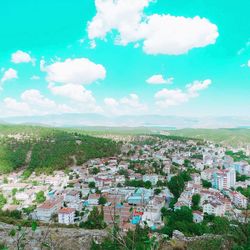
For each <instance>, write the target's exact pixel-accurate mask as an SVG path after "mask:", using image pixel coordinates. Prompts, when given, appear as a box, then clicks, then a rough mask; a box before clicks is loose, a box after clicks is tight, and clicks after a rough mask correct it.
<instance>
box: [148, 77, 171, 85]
mask: <svg viewBox="0 0 250 250" xmlns="http://www.w3.org/2000/svg"><path fill="white" fill-rule="evenodd" d="M173 80H174V78H173V77H169V78H167V79H164V77H163V75H153V76H151V77H149V78H148V79H147V80H146V82H147V83H149V84H171V83H173Z"/></svg>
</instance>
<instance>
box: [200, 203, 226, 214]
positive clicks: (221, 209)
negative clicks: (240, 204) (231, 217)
mask: <svg viewBox="0 0 250 250" xmlns="http://www.w3.org/2000/svg"><path fill="white" fill-rule="evenodd" d="M202 208H203V212H204V213H207V214H213V215H215V216H223V215H224V214H225V210H226V207H225V204H223V203H221V202H219V201H209V202H204V204H203V206H202Z"/></svg>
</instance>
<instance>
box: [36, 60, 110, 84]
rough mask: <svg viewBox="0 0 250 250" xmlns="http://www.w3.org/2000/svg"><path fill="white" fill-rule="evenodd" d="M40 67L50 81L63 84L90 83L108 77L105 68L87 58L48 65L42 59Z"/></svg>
mask: <svg viewBox="0 0 250 250" xmlns="http://www.w3.org/2000/svg"><path fill="white" fill-rule="evenodd" d="M40 68H41V69H42V70H43V71H45V72H46V73H47V77H46V79H47V81H48V82H57V83H62V84H69V83H70V84H90V83H93V82H95V81H96V80H99V79H100V80H101V79H104V78H105V77H106V70H105V68H104V67H103V66H102V65H101V64H95V63H94V62H91V61H90V60H89V59H87V58H76V59H66V60H65V61H64V62H55V63H53V64H51V65H48V66H45V62H44V61H43V60H41V62H40Z"/></svg>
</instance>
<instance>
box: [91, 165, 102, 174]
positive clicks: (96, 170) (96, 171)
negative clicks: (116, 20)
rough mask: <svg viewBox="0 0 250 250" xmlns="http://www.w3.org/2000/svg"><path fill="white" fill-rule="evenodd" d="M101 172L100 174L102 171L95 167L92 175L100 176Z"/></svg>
mask: <svg viewBox="0 0 250 250" xmlns="http://www.w3.org/2000/svg"><path fill="white" fill-rule="evenodd" d="M99 172H100V169H99V168H97V167H93V168H92V170H91V174H94V175H96V174H98V173H99Z"/></svg>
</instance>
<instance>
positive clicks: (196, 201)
mask: <svg viewBox="0 0 250 250" xmlns="http://www.w3.org/2000/svg"><path fill="white" fill-rule="evenodd" d="M200 200H201V196H200V195H199V194H194V195H193V196H192V209H193V210H199V208H200V207H199V205H200Z"/></svg>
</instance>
